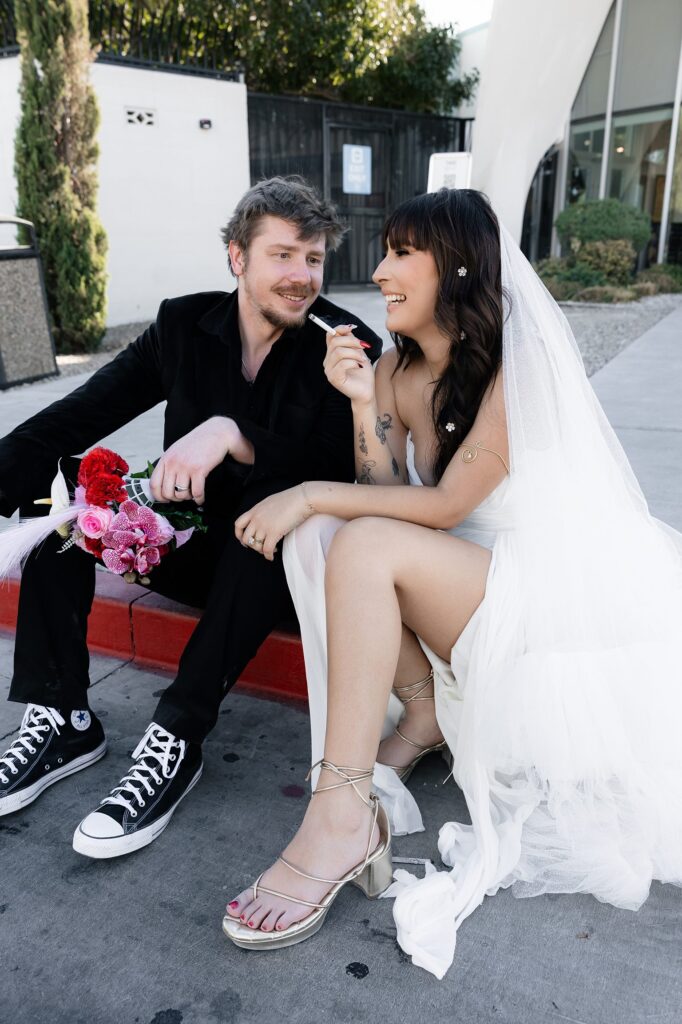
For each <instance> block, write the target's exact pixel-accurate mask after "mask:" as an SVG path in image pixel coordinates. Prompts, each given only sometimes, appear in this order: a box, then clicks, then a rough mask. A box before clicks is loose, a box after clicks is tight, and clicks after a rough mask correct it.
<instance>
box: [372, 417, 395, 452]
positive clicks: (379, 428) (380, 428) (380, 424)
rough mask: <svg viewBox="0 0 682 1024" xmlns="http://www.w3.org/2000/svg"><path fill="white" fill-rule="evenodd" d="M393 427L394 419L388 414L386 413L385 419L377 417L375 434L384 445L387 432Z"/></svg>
mask: <svg viewBox="0 0 682 1024" xmlns="http://www.w3.org/2000/svg"><path fill="white" fill-rule="evenodd" d="M392 426H393V417H392V416H390V415H389V414H388V413H384V418H383V419H382V418H381V416H377V422H376V426H375V427H374V433H375V434H376V435H377V437H378V438H379V440H380V441H381V443H382V444H386V431H387V430H390V429H391V427H392Z"/></svg>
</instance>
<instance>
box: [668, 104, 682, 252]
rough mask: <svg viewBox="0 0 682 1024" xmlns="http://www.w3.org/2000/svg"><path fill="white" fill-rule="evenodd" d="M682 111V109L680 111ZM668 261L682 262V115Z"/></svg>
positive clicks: (669, 228) (669, 226)
mask: <svg viewBox="0 0 682 1024" xmlns="http://www.w3.org/2000/svg"><path fill="white" fill-rule="evenodd" d="M680 113H682V110H681V111H680ZM667 248H668V254H667V256H666V257H665V259H666V262H667V263H682V117H681V118H680V126H679V131H678V133H677V146H676V149H675V164H674V168H673V187H672V194H671V197H670V220H669V224H668V246H667Z"/></svg>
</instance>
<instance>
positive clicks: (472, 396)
mask: <svg viewBox="0 0 682 1024" xmlns="http://www.w3.org/2000/svg"><path fill="white" fill-rule="evenodd" d="M383 243H384V248H385V247H386V246H387V244H388V245H390V246H391V248H392V249H400V248H401V247H402V246H406V245H410V246H412V247H413V248H415V249H420V250H427V251H428V252H430V253H431V254H432V256H433V258H434V260H435V262H436V267H437V270H438V296H437V299H436V308H435V310H434V321H435V323H436V325H437V326H438V327H439V328H440V330H441V331H442V332H443V333H444V334H445V335H447V337H448V338H450V359H449V362H448V366H447V369H446V370H445V372H444V373H443V376H442V377H441V378H440V380H439V381H438V382H437V383H436V386H435V388H434V391H433V397H432V413H433V425H434V428H435V432H436V443H437V448H436V451H435V453H434V459H433V474H434V477H435V479H436V480H440V478H441V477H442V475H443V473H444V472H445V469H446V467H447V465H448V463H449V462H450V459H451V458H452V456H453V455H454V453H455V450H456V449H457V447H458V446H459V445H460V444H461V443H462V441H463V440H464V438H465V437H466V435H467V433H468V432H469V430H470V429H471V426H472V424H473V422H474V419H475V418H476V413H477V412H478V408H479V406H480V404H481V401H482V399H483V396H484V394H485V392H486V389H487V388H488V386H489V385H490V383H491V382H492V380H493V379H494V377H495V376H496V374H497V372H498V370H499V368H500V364H501V361H502V326H503V316H504V314H503V307H502V278H501V267H500V261H501V257H500V228H499V224H498V222H497V217H496V216H495V214H494V213H493V210H492V207H491V205H490V203H489V201H488V199H487V198H486V196H484V195H483V193H482V192H476V191H474V190H473V189H468V188H466V189H447V188H442V189H440V191H438V192H431V193H427V194H426V195H421V196H416V197H415V198H414V199H408V200H407V201H406V202H404V203H401V204H400V206H398V207H397V208H396V209H395V210H394V212H393V213H392V214H391V215H390V216H389V218H388V220H387V221H386V223H385V225H384V231H383ZM460 268H464V269H465V270H466V273H465V274H460V273H459V271H460ZM393 340H394V341H395V346H396V349H397V350H398V357H399V358H398V363H397V366H396V370H395V372H396V373H397V371H398V370H399V369H400V368H401V367H402V366H405V367H407V366H409V365H410V363H412V362H417V361H418V360H420V359H423V358H424V356H423V353H422V351H421V349H420V348H419V345H418V344H417V342H416V341H414V340H413V339H412V338H408V337H405V336H403V335H400V334H394V335H393ZM448 423H453V424H454V426H455V429H454V430H449V431H448V430H447V429H446V424H448Z"/></svg>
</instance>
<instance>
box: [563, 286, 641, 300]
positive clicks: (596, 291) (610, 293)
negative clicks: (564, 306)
mask: <svg viewBox="0 0 682 1024" xmlns="http://www.w3.org/2000/svg"><path fill="white" fill-rule="evenodd" d="M636 298H637V295H636V294H635V291H634V289H633V288H618V287H616V286H615V285H610V284H606V285H603V286H602V287H600V288H583V290H582V291H580V292H577V293H576V294H575V295H574V296H573V299H574V301H575V302H632V301H633V299H636Z"/></svg>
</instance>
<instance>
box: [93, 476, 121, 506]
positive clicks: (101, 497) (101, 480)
mask: <svg viewBox="0 0 682 1024" xmlns="http://www.w3.org/2000/svg"><path fill="white" fill-rule="evenodd" d="M84 486H85V500H86V502H87V504H88V505H99V506H100V507H103V506H104V505H108V504H109V502H112V501H116V502H121V501H125V500H126V497H127V494H126V489H125V487H124V486H123V483H122V481H121V477H120V476H116V475H115V474H114V473H99V474H98V475H96V476H92V477H91V478H90V480H89V481H88V483H86V484H85V485H84Z"/></svg>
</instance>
